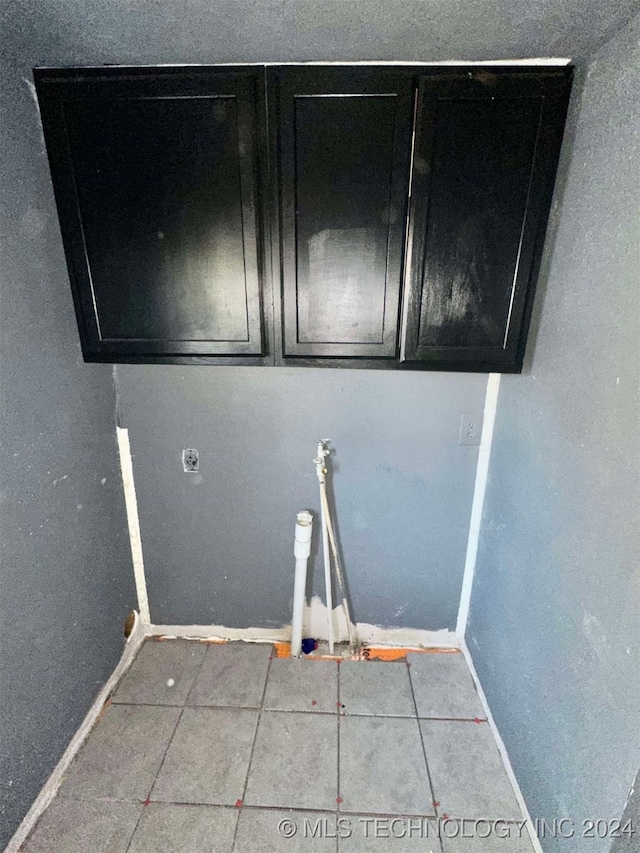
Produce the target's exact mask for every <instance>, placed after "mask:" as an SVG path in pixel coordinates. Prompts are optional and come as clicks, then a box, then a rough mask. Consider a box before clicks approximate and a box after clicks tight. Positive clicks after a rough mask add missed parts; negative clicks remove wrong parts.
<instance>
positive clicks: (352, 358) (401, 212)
mask: <svg viewBox="0 0 640 853" xmlns="http://www.w3.org/2000/svg"><path fill="white" fill-rule="evenodd" d="M415 74H416V69H415V67H410V66H401V67H388V66H375V65H373V66H367V67H361V66H321V67H317V66H303V67H296V66H289V67H273V68H268V69H267V91H268V102H269V126H270V154H271V172H272V181H271V187H272V190H271V222H272V233H271V239H272V252H273V258H274V259H278V261H279V262H278V263H277V265H274V269H273V281H274V299H275V300H276V302H277V307H276V310H275V322H276V329H275V338H276V363H277V364H291V365H298V366H335V367H365V366H366V367H373V366H378V364H377V362H378V359H380V360H381V361H382V363H383V364H384V365H386V366H390V367H395V366H396V364H397V355H398V334H399V312H400V295H401V280H402V264H403V255H404V242H405V223H406V214H407V207H408V195H407V192H408V184H409V168H410V150H411V132H412V119H413V79H414V77H415ZM341 95H343V96H344V97H345V98H349V99H351V98H357V97H363V98H371V97H376V96H378V97H388V98H393V99H394V105H395V115H394V130H393V141H392V163H393V165H392V177H391V184H390V193H389V202H390V209H393V210H395V211H397V216H398V219H397V222H396V223H395V224H394V223H392V222H390V223H389V225H388V228H389V238H388V243H387V266H386V271H385V273H386V279H385V293H384V315H383V319H382V327H383V336H382V340H381V341H379V342H377V343H367V342H357V343H351V342H326V343H323V342H300V341H299V340H298V325H299V324H298V297H299V290H298V281H297V233H298V230H297V207H296V139H295V130H296V128H295V102H296V99H297V98H309V99H312V98H327V97H328V98H331V97H336V98H338V97H340V96H341ZM276 282H279V284H280V287H279V288H278V287H277V286H276ZM278 291H279V292H278Z"/></svg>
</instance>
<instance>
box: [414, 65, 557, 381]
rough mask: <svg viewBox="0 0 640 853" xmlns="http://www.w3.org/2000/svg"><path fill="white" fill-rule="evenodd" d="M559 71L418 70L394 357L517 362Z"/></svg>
mask: <svg viewBox="0 0 640 853" xmlns="http://www.w3.org/2000/svg"><path fill="white" fill-rule="evenodd" d="M570 75H571V72H570V70H567V69H554V70H549V71H544V70H539V69H537V70H536V71H535V72H531V70H524V71H523V70H520V71H516V70H514V69H504V68H503V69H498V68H487V69H479V70H474V71H465V72H454V73H451V71H449V72H448V73H446V74H445V73H442V72H434V73H432V74H425V75H423V76H421V78H420V81H419V89H418V103H417V114H416V137H415V147H414V156H413V164H412V177H411V180H412V188H411V204H410V217H409V230H408V235H409V236H408V250H407V268H406V273H407V275H406V291H405V302H404V312H403V330H402V341H401V354H400V357H401V360H402V361H403V362H412V361H413V362H424V363H425V366H428V365H432V366H438V367H439V368H440V369H443V368H445V369H446V367H447V366H450V367H452V368H457V369H468V370H473V369H476V370H483V369H485V370H486V369H490V370H498V371H500V370H502V371H518V370H520V369H521V367H522V358H523V355H524V347H525V343H526V333H527V327H528V322H529V315H530V310H531V303H532V298H533V291H534V288H535V279H536V275H537V271H538V265H539V261H540V255H541V252H542V245H543V240H544V232H545V227H546V221H547V216H548V211H549V205H550V202H551V194H552V190H553V182H554V177H555V171H556V166H557V160H558V155H559V151H560V144H561V140H562V132H563V128H564V120H565V114H566V108H567V102H568V97H569V90H570V79H571V76H570Z"/></svg>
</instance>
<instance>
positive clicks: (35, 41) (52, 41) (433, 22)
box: [0, 0, 640, 64]
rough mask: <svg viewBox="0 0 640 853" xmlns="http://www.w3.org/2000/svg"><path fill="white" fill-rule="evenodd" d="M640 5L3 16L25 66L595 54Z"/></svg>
mask: <svg viewBox="0 0 640 853" xmlns="http://www.w3.org/2000/svg"><path fill="white" fill-rule="evenodd" d="M638 12H640V0H277V2H276V0H19V2H16V0H9V2H6V0H5V3H4V4H2V10H0V17H1V18H2V19H3V21H2V23H3V24H4V27H3V29H5V32H6V31H7V30H9V31H12V30H13V34H14V39H12V40H9V41H10V43H9V44H8V45H7V47H8V51H9V53H13V60H14V62H16V61H17V63H18V64H22V63H24V62H25V61H26V62H27V63H33V64H36V63H37V64H45V63H49V62H50V63H52V64H53V63H60V62H65V64H67V63H73V62H76V63H90V62H95V63H99V62H132V63H133V62H135V63H144V62H147V63H156V62H259V61H274V62H277V61H282V60H289V61H291V60H364V59H370V60H371V59H383V60H421V61H443V60H482V59H484V60H486V59H500V58H503V59H512V58H523V57H536V56H562V57H570V58H579V59H583V58H587V57H588V56H589V55H590V54H591V53H592V52H593V50H594V49H595V48H596V47H598V46H599V44H600V43H601V42H603V41H605V40H607V39H608V38H609V37H610V36H611V35H613V33H614V32H615V31H616V30H617V29H618V28H619V27H620V26H621V25H623V24H624V23H626V22H627V21H628V20H629V19H630V18H631V17H632V16H633V15H634V14H635V13H638ZM15 36H17V38H15ZM11 42H12V43H11ZM16 53H17V54H18V55H16ZM34 53H35V54H36V55H34ZM5 58H8V57H7V56H6V54H5Z"/></svg>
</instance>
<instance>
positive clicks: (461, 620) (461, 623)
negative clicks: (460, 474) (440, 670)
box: [456, 373, 500, 639]
mask: <svg viewBox="0 0 640 853" xmlns="http://www.w3.org/2000/svg"><path fill="white" fill-rule="evenodd" d="M499 388H500V374H499V373H490V374H489V378H488V380H487V393H486V396H485V398H484V418H483V421H482V437H481V439H480V450H479V452H478V466H477V468H476V483H475V487H474V490H473V504H472V505H471V520H470V521H469V538H468V539H467V555H466V558H465V561H464V575H463V578H462V590H461V592H460V607H459V609H458V621H457V624H456V633H457V635H458V637H460V639H462V638H463V637H464V635H465V631H466V629H467V619H468V618H469V605H470V603H471V587H472V586H473V573H474V571H475V568H476V557H477V555H478V540H479V538H480V523H481V522H482V510H483V508H484V496H485V492H486V490H487V476H488V474H489V459H490V457H491V444H492V441H493V426H494V423H495V420H496V408H497V404H498V390H499Z"/></svg>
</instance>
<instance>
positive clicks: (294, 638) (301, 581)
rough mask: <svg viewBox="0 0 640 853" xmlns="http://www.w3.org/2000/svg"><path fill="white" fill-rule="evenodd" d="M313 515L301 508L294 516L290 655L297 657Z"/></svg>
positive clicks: (300, 641) (300, 648)
mask: <svg viewBox="0 0 640 853" xmlns="http://www.w3.org/2000/svg"><path fill="white" fill-rule="evenodd" d="M312 530H313V516H312V515H311V513H310V512H307V511H306V510H302V512H299V513H298V515H297V516H296V532H295V540H294V545H293V554H294V556H295V558H296V569H295V576H294V581H293V618H292V620H291V657H294V658H299V657H300V653H301V652H302V617H303V615H304V603H305V593H306V589H307V561H308V559H309V555H310V554H311V533H312Z"/></svg>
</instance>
